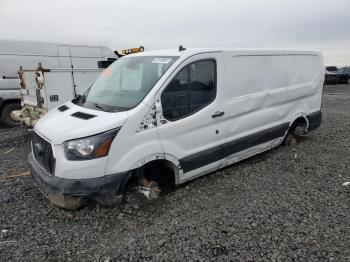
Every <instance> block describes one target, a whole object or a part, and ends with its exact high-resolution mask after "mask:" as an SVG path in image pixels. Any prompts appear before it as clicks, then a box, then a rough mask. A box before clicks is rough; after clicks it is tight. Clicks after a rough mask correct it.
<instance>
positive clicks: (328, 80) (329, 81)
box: [324, 67, 338, 85]
mask: <svg viewBox="0 0 350 262" xmlns="http://www.w3.org/2000/svg"><path fill="white" fill-rule="evenodd" d="M327 68H328V67H326V70H325V77H324V83H325V84H326V85H336V84H338V73H337V71H335V72H334V71H329V70H328V69H327Z"/></svg>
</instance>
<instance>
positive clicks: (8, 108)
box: [1, 103, 21, 127]
mask: <svg viewBox="0 0 350 262" xmlns="http://www.w3.org/2000/svg"><path fill="white" fill-rule="evenodd" d="M19 109H21V105H20V104H19V103H10V104H7V105H5V106H4V107H3V109H2V111H1V120H2V122H3V123H4V125H5V126H8V127H15V126H18V125H19V124H20V122H18V121H14V120H13V119H12V118H11V112H12V111H14V110H19Z"/></svg>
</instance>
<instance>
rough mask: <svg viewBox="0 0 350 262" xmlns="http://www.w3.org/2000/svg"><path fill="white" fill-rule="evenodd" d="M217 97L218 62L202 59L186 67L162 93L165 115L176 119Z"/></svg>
mask: <svg viewBox="0 0 350 262" xmlns="http://www.w3.org/2000/svg"><path fill="white" fill-rule="evenodd" d="M215 97H216V63H215V61H214V60H201V61H198V62H195V63H192V64H189V65H187V66H186V67H184V68H183V69H182V70H181V71H180V72H179V73H178V74H177V75H176V76H175V77H174V79H173V80H172V81H171V82H170V83H169V84H168V86H167V87H166V88H165V90H164V91H163V93H162V95H161V102H162V110H163V116H164V118H165V119H168V120H171V121H174V120H177V119H180V118H184V117H186V116H189V115H191V114H193V113H195V112H197V111H198V110H200V109H202V108H204V107H205V106H207V105H208V104H210V103H211V102H212V101H214V99H215Z"/></svg>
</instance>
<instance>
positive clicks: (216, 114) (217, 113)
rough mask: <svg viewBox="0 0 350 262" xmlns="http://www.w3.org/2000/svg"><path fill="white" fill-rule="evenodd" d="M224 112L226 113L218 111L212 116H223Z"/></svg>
mask: <svg viewBox="0 0 350 262" xmlns="http://www.w3.org/2000/svg"><path fill="white" fill-rule="evenodd" d="M224 114H225V112H222V111H216V112H215V113H214V114H213V115H212V116H211V117H212V118H216V117H220V116H223V115H224Z"/></svg>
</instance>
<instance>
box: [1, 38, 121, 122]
mask: <svg viewBox="0 0 350 262" xmlns="http://www.w3.org/2000/svg"><path fill="white" fill-rule="evenodd" d="M116 58H117V56H116V55H115V54H114V52H113V51H112V50H111V49H109V48H107V47H104V46H90V45H70V44H57V43H44V42H31V41H17V40H0V118H1V120H2V122H3V123H4V124H5V125H6V126H15V125H17V124H18V122H16V121H14V120H13V119H12V118H11V117H10V113H11V111H13V110H17V109H20V108H21V94H20V85H19V81H18V77H17V73H18V69H19V67H20V66H22V67H23V69H35V68H36V67H37V66H38V63H42V65H44V66H45V67H47V68H52V69H55V70H63V71H67V70H71V69H72V67H73V69H74V70H75V71H76V70H77V69H88V70H96V69H98V63H99V62H100V64H103V63H108V62H109V61H111V60H115V59H116ZM79 81H80V79H79V76H77V82H78V83H79Z"/></svg>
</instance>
